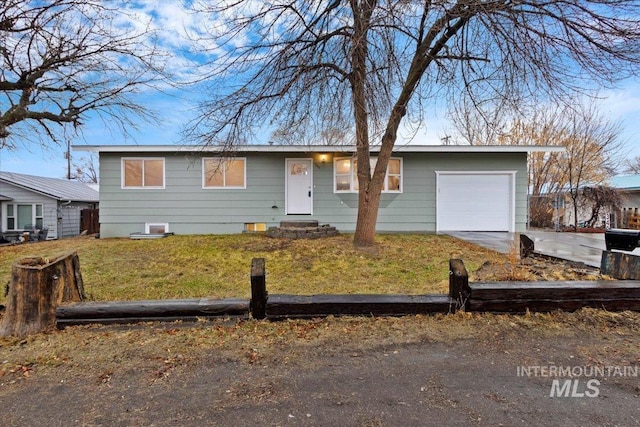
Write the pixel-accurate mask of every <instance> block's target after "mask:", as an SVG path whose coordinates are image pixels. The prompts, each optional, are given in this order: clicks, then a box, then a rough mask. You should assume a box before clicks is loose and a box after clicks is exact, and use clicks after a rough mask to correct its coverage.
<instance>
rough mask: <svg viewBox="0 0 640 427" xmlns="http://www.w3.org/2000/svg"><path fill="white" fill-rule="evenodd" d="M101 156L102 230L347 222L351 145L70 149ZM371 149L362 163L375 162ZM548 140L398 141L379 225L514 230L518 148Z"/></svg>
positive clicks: (125, 232)
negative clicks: (225, 151) (228, 150)
mask: <svg viewBox="0 0 640 427" xmlns="http://www.w3.org/2000/svg"><path fill="white" fill-rule="evenodd" d="M74 149H75V150H81V151H93V152H97V153H98V154H99V162H100V236H101V237H102V238H108V237H126V236H129V235H131V234H132V233H151V234H153V233H175V234H230V233H241V232H243V231H261V230H264V229H266V228H267V227H270V226H277V225H278V224H279V223H280V221H283V220H317V221H318V222H319V223H320V224H331V225H332V226H335V227H337V228H338V230H340V231H341V232H350V231H353V230H354V229H355V222H356V212H357V207H358V194H357V192H358V183H357V179H356V168H357V162H356V159H355V154H354V147H352V146H341V145H338V146H293V145H287V146H279V145H245V146H239V147H237V149H236V152H235V153H234V154H233V155H232V156H226V157H223V156H221V154H220V150H219V148H216V147H205V148H203V147H197V146H177V145H149V146H147V145H138V146H124V145H96V146H75V147H74ZM375 150H376V149H375V148H373V149H372V158H371V161H372V162H375V161H376V157H375ZM560 150H562V148H561V147H548V146H544V147H542V146H436V145H405V146H399V147H396V149H395V151H394V154H393V155H392V158H391V161H390V162H389V166H388V168H387V177H386V179H385V187H384V191H383V194H382V199H381V203H380V211H379V216H378V223H377V230H378V231H379V232H444V231H506V232H522V231H524V230H525V227H526V222H527V154H528V153H529V152H534V151H542V152H548V151H560Z"/></svg>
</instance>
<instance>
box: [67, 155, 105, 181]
mask: <svg viewBox="0 0 640 427" xmlns="http://www.w3.org/2000/svg"><path fill="white" fill-rule="evenodd" d="M96 162H97V159H96V157H95V155H94V154H93V153H90V154H89V156H88V157H80V159H79V160H78V162H73V163H72V168H73V173H72V175H71V179H75V180H76V181H80V182H84V183H86V184H97V183H98V180H99V178H100V177H99V175H98V167H97V166H96Z"/></svg>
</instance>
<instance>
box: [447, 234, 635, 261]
mask: <svg viewBox="0 0 640 427" xmlns="http://www.w3.org/2000/svg"><path fill="white" fill-rule="evenodd" d="M447 234H449V235H451V236H453V237H457V238H458V239H462V240H466V241H469V242H472V243H475V244H477V245H479V246H483V247H486V248H489V249H493V250H495V251H498V252H501V253H508V252H509V250H510V249H511V248H512V247H513V245H514V244H517V242H516V241H515V239H516V238H517V236H518V234H517V233H500V232H475V231H456V232H450V233H447ZM522 234H525V235H527V236H528V237H529V238H531V239H532V240H533V241H534V242H535V251H536V252H538V253H541V254H543V255H550V256H554V257H556V258H562V259H566V260H569V261H576V262H582V263H585V264H586V265H590V266H592V267H598V268H599V267H600V261H601V259H602V251H604V250H605V249H606V246H605V243H604V234H602V233H571V232H562V233H558V232H555V231H538V230H529V231H526V232H524V233H522ZM631 253H633V254H635V255H640V249H636V250H635V251H634V252H631Z"/></svg>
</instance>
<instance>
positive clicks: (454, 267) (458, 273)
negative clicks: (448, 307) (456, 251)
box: [449, 259, 471, 311]
mask: <svg viewBox="0 0 640 427" xmlns="http://www.w3.org/2000/svg"><path fill="white" fill-rule="evenodd" d="M449 296H450V297H451V299H453V300H454V301H455V303H456V307H457V309H463V310H465V311H466V310H468V309H469V298H470V296H471V288H470V287H469V274H468V273H467V269H466V268H465V266H464V262H462V260H461V259H450V260H449Z"/></svg>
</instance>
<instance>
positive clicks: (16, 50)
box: [0, 0, 161, 148]
mask: <svg viewBox="0 0 640 427" xmlns="http://www.w3.org/2000/svg"><path fill="white" fill-rule="evenodd" d="M140 25H142V26H144V23H140ZM145 33H146V30H145V29H144V28H142V29H139V28H134V27H133V26H132V25H131V24H130V21H129V24H127V20H126V19H124V12H123V11H122V10H120V9H119V8H118V7H117V4H116V3H115V2H104V1H99V0H52V1H44V2H43V1H38V0H5V1H3V3H2V6H0V58H1V59H0V61H1V63H0V64H1V65H0V96H1V98H0V148H13V147H16V144H18V143H23V144H26V143H28V142H31V143H41V144H45V145H46V142H45V141H47V140H53V141H56V142H58V141H59V140H60V139H61V138H60V131H61V130H63V129H64V127H65V126H64V125H72V126H73V127H74V128H77V127H78V126H79V125H81V124H82V122H83V120H84V119H85V118H86V117H87V115H88V114H91V113H96V114H98V115H101V116H102V117H103V120H104V121H105V122H106V123H108V124H112V125H115V126H116V127H117V128H119V129H120V130H122V131H123V132H125V133H127V131H128V130H130V129H131V128H134V127H135V124H136V120H138V119H140V118H149V117H151V115H150V113H149V111H147V110H146V109H145V108H144V106H142V105H139V104H137V103H136V102H135V101H134V99H133V96H132V95H134V94H135V93H137V92H138V91H140V90H142V89H144V88H146V87H148V86H149V85H150V84H151V83H152V82H154V81H156V80H157V79H158V78H159V77H160V72H161V69H160V68H159V67H158V65H157V64H156V61H157V59H158V57H157V53H156V51H155V49H154V47H153V46H148V45H146V44H145V40H148V37H147V36H148V34H145ZM60 125H62V126H60Z"/></svg>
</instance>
